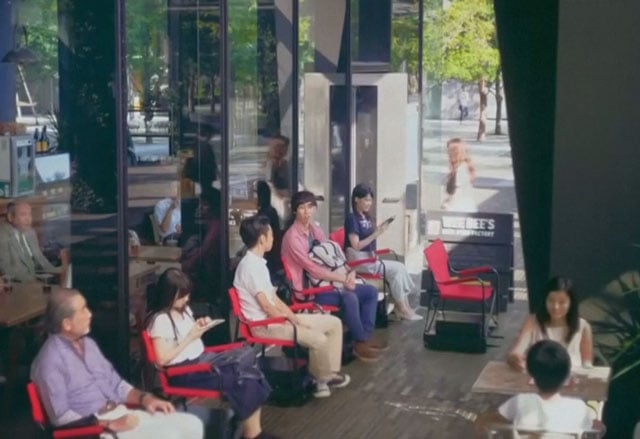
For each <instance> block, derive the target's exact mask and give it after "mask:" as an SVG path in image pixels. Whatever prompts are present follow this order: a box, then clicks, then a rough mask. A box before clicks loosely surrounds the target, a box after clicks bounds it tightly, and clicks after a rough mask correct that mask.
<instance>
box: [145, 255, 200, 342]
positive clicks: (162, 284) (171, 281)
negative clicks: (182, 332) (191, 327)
mask: <svg viewBox="0 0 640 439" xmlns="http://www.w3.org/2000/svg"><path fill="white" fill-rule="evenodd" d="M191 289H192V284H191V280H190V279H189V277H188V276H187V275H186V274H184V273H183V272H182V271H181V270H179V269H178V268H167V269H166V270H165V271H164V272H163V273H162V274H161V275H160V278H158V282H157V283H156V285H155V291H154V296H155V300H154V302H153V304H152V306H151V311H152V314H151V315H150V317H149V321H153V320H155V318H156V317H157V316H158V315H160V314H163V313H164V314H167V316H169V320H170V321H171V326H173V335H174V338H175V339H177V338H178V335H177V332H176V324H175V322H174V321H173V317H171V308H172V307H173V303H174V302H175V301H176V300H178V299H182V298H183V297H185V296H186V295H188V294H191ZM187 314H188V313H187ZM189 315H190V314H189ZM190 316H191V315H190ZM191 317H192V316H191Z"/></svg>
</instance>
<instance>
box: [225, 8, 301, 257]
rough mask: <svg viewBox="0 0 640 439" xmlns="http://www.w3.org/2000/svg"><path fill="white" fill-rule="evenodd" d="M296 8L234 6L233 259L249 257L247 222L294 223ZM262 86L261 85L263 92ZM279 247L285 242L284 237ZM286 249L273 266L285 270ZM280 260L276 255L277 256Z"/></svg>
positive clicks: (231, 33)
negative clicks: (242, 229) (243, 234)
mask: <svg viewBox="0 0 640 439" xmlns="http://www.w3.org/2000/svg"><path fill="white" fill-rule="evenodd" d="M291 11H292V6H291V4H283V3H282V2H278V4H277V5H276V3H275V2H274V1H273V0H271V1H260V2H257V1H255V0H242V1H235V2H231V3H230V4H229V28H230V31H229V47H230V57H231V60H230V64H231V78H230V80H231V89H230V93H231V96H230V112H231V114H230V121H229V130H230V135H231V140H230V143H231V144H230V151H229V200H230V201H229V209H230V210H229V253H230V255H232V256H233V255H235V254H236V253H237V252H239V251H241V250H242V247H243V245H242V242H241V240H240V236H239V234H238V227H239V223H240V221H241V220H242V219H243V218H246V217H248V216H250V215H253V214H255V213H256V212H257V211H258V210H260V211H261V212H263V213H265V214H267V215H269V216H270V218H272V221H273V224H274V227H275V226H278V228H279V227H280V226H282V225H283V224H284V223H285V222H286V220H287V219H288V216H289V204H290V196H291V187H292V181H293V171H292V169H291V153H292V147H291V146H292V145H291V144H292V142H291V126H292V121H293V119H292V117H293V116H292V114H291V104H292V102H291V96H292V94H293V93H292V87H293V84H294V83H295V81H294V79H293V78H292V77H291V74H292V64H291V53H290V52H289V51H288V50H286V49H284V48H286V47H292V44H291V43H292V40H291V38H292V21H291V20H292V16H291ZM256 84H259V86H258V87H256ZM276 239H277V237H276ZM278 248H279V247H278V242H276V247H275V249H274V251H272V253H273V255H272V257H271V258H270V261H271V262H270V264H272V265H274V266H276V267H277V266H279V264H280V263H279V255H277V254H276V253H277V249H278ZM274 252H275V253H274Z"/></svg>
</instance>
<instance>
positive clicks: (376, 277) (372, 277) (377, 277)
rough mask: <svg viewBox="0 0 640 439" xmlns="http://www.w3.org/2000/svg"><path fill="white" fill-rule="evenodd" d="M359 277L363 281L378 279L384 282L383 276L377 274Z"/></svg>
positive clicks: (363, 274)
mask: <svg viewBox="0 0 640 439" xmlns="http://www.w3.org/2000/svg"><path fill="white" fill-rule="evenodd" d="M358 277H359V278H362V279H378V280H382V275H381V274H377V273H358Z"/></svg>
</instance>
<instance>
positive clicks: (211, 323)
mask: <svg viewBox="0 0 640 439" xmlns="http://www.w3.org/2000/svg"><path fill="white" fill-rule="evenodd" d="M223 322H224V319H214V320H211V321H210V322H209V323H207V325H206V326H205V328H207V329H211V328H213V327H214V326H218V325H219V324H220V323H223Z"/></svg>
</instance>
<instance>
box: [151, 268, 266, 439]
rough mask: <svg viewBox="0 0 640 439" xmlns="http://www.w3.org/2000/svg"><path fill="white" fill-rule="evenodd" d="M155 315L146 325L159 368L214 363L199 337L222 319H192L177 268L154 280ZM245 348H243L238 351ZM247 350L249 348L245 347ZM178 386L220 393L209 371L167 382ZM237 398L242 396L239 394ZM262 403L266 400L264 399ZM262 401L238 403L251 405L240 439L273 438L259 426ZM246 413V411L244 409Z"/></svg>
mask: <svg viewBox="0 0 640 439" xmlns="http://www.w3.org/2000/svg"><path fill="white" fill-rule="evenodd" d="M155 294H156V295H157V297H156V300H157V304H156V308H155V309H154V310H153V311H155V313H154V314H153V315H152V317H151V319H150V320H151V322H150V324H149V325H148V331H149V335H150V336H151V340H152V343H153V349H154V351H155V354H156V359H157V361H158V363H159V365H160V366H176V365H181V366H182V365H190V364H196V363H211V364H214V365H215V363H216V356H217V355H218V354H215V353H207V352H205V350H204V344H203V343H202V340H201V337H202V335H203V334H204V333H205V332H206V331H208V330H209V329H211V328H213V327H214V326H216V325H217V324H219V323H221V322H223V321H224V320H211V319H210V318H209V317H204V318H195V317H194V316H193V312H192V311H191V308H189V298H190V296H191V281H190V280H189V278H188V276H187V275H186V274H184V273H183V272H182V271H180V270H179V269H177V268H168V269H167V270H165V271H164V273H162V275H161V276H160V279H158V284H157V288H156V291H155ZM242 349H245V348H242ZM246 349H250V348H246ZM169 381H170V383H171V384H172V385H174V386H178V387H187V388H192V389H205V390H222V391H223V393H224V389H223V387H222V378H221V377H220V376H219V375H217V374H215V373H213V372H196V373H190V374H185V375H178V376H175V377H171V378H170V379H169ZM225 396H227V399H228V400H229V402H230V404H231V406H232V408H233V409H234V412H235V413H239V411H240V409H239V408H238V407H234V401H237V400H238V399H239V398H230V397H229V395H226V394H225ZM239 396H240V397H241V396H242V395H239ZM265 400H266V398H265ZM264 402H265V401H250V402H247V401H241V403H242V404H247V403H248V404H250V405H254V406H256V407H255V410H253V407H251V408H250V409H249V411H248V412H249V413H251V414H250V415H249V416H247V417H245V418H244V419H240V421H241V429H242V434H243V435H242V437H243V438H260V439H276V436H273V435H270V434H267V433H264V432H263V431H262V428H261V425H260V407H259V405H260V404H262V403H264ZM245 411H246V408H245Z"/></svg>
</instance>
